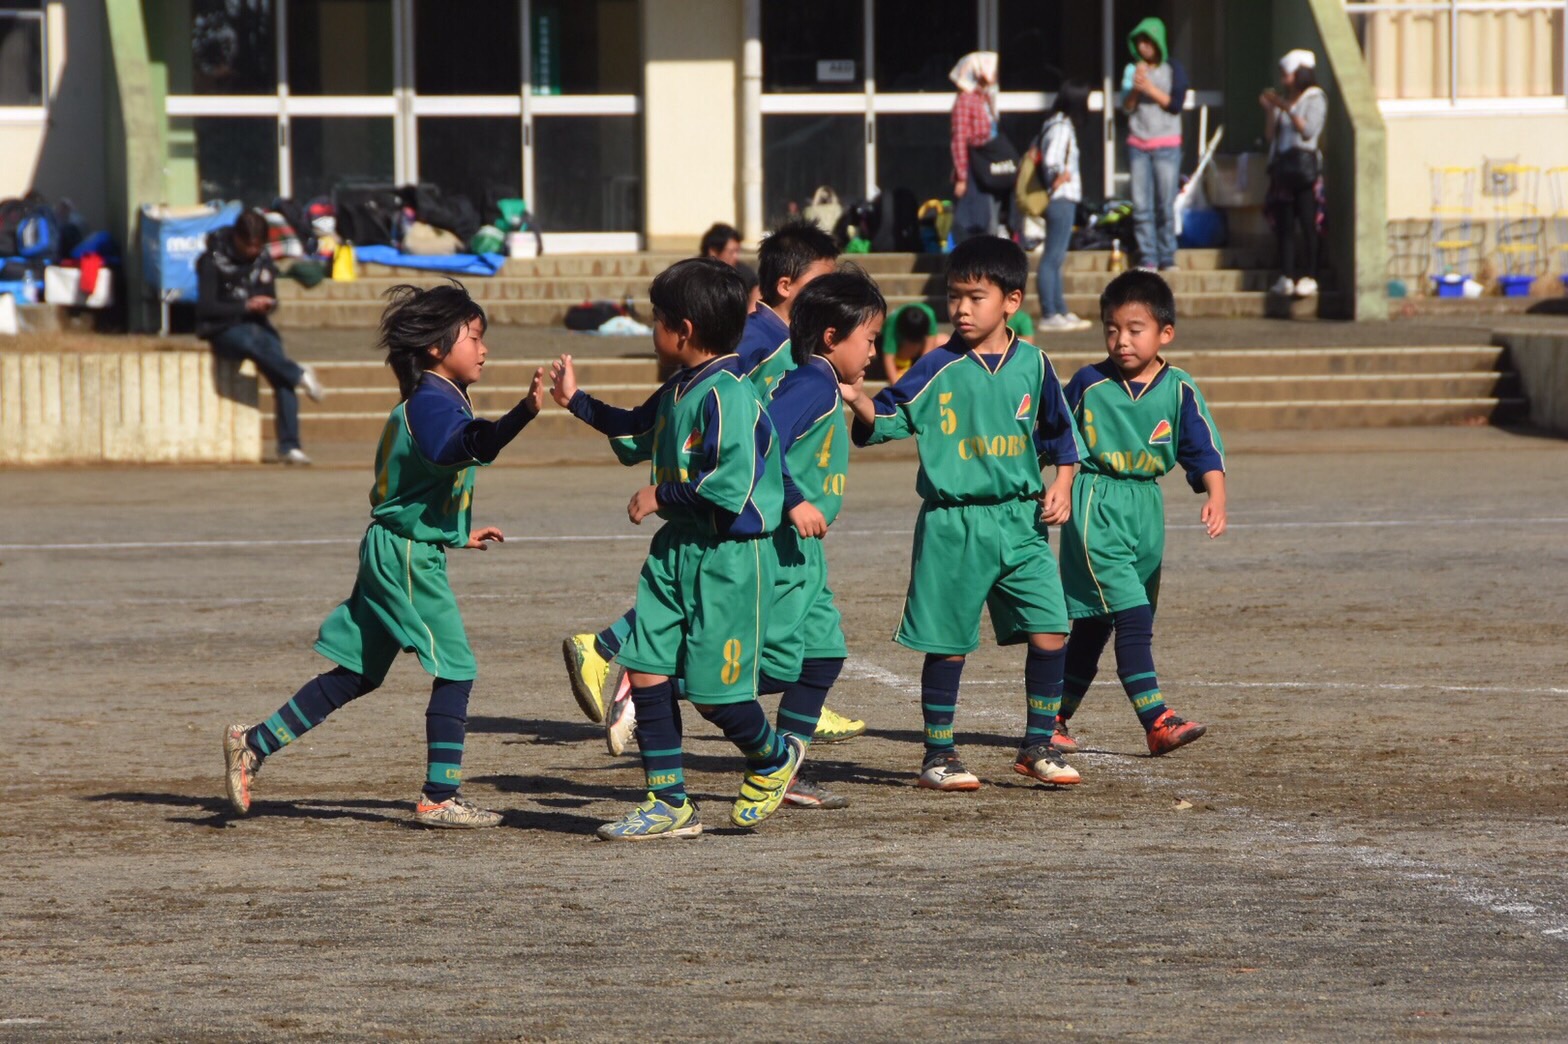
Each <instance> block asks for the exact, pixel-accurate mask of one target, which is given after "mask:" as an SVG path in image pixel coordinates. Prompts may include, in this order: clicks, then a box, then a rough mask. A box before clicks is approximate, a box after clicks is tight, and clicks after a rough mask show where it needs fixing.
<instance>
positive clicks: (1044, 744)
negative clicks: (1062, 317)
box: [844, 236, 1079, 790]
mask: <svg viewBox="0 0 1568 1044" xmlns="http://www.w3.org/2000/svg"><path fill="white" fill-rule="evenodd" d="M1028 276H1029V268H1028V261H1027V259H1026V258H1025V257H1024V252H1023V251H1022V250H1020V249H1019V248H1018V246H1017V245H1016V244H1014V243H1012V242H1010V241H1008V240H1005V239H1000V238H998V237H995V236H978V237H975V238H973V239H968V240H965V241H964V242H963V243H961V244H959V246H958V248H957V249H955V250H954V251H953V253H952V255H951V257H950V258H949V260H948V268H947V304H948V312H949V314H950V315H951V317H952V320H953V326H954V327H955V328H956V330H957V332H956V333H955V334H954V336H953V338H952V339H951V340H949V341H948V342H947V343H946V344H945V345H943V346H942V347H940V348H938V349H937V350H936V351H933V352H930V353H928V354H927V355H925V356H923V357H922V358H920V359H919V360H918V361H916V363H915V364H914V365H913V366H912V367H910V369H909V372H908V373H906V374H904V376H903V377H902V378H901V379H900V380H899V382H898V383H897V384H894V385H891V386H890V387H888V388H886V389H884V390H883V391H882V392H881V393H879V394H878V395H877V397H876V399H875V400H868V399H866V398H865V396H864V395H860V394H857V393H855V392H854V391H848V392H846V393H845V396H844V398H845V401H846V402H847V403H848V404H849V406H850V409H851V410H852V411H853V412H854V414H855V424H854V428H853V437H854V440H855V443H856V444H857V445H863V446H864V445H874V444H876V443H879V442H887V441H889V440H892V439H902V438H908V437H909V436H911V435H913V436H915V437H916V438H917V440H918V443H919V453H920V473H919V475H918V477H917V478H916V480H915V489H916V490H917V491H918V492H919V493H920V496H921V499H922V500H924V501H925V503H924V505H923V506H922V507H921V509H920V517H919V519H918V520H917V522H916V523H915V544H914V553H913V560H912V562H911V569H910V576H909V593H908V596H907V597H906V599H905V602H904V617H903V621H902V622H901V623H900V624H899V627H898V631H897V633H896V634H895V635H894V640H895V641H897V642H898V643H899V644H901V645H904V646H907V647H908V648H910V649H914V650H916V651H918V652H923V653H925V654H926V659H925V666H924V668H923V670H922V671H921V678H920V689H921V694H920V703H921V708H922V711H923V714H924V717H925V737H926V744H925V747H926V749H925V760H924V762H923V764H922V765H921V770H920V777H919V780H918V782H919V785H920V786H923V787H929V788H931V789H933V790H978V789H979V788H980V780H979V779H978V778H977V777H976V776H975V775H974V774H973V773H971V772H970V771H969V770H968V769H966V768H965V767H964V764H963V762H961V761H960V760H959V758H958V751H957V748H956V746H955V744H954V741H953V715H954V712H955V710H956V709H957V706H958V682H959V677H960V675H961V673H962V672H963V668H964V657H965V656H966V655H967V654H968V653H970V652H972V651H973V650H974V649H975V648H976V647H977V646H978V645H979V644H980V609H981V607H982V606H984V607H986V608H988V609H989V610H990V613H991V623H992V626H993V627H994V628H995V630H996V640H997V642H998V643H999V644H1001V645H1011V644H1015V643H1020V642H1027V643H1028V645H1029V652H1028V654H1027V658H1026V659H1025V661H1024V693H1025V701H1026V702H1025V706H1026V713H1027V719H1026V725H1025V729H1024V736H1023V741H1022V743H1021V744H1020V745H1019V751H1018V757H1017V759H1016V761H1015V762H1014V763H1013V769H1014V771H1016V772H1018V773H1020V774H1022V775H1025V776H1029V777H1031V778H1033V779H1037V780H1040V781H1042V782H1045V783H1053V784H1069V783H1077V782H1078V781H1079V776H1078V772H1077V770H1075V769H1073V768H1072V767H1071V766H1069V765H1068V764H1067V763H1066V762H1065V761H1064V760H1063V759H1062V756H1061V754H1060V753H1059V752H1057V751H1056V749H1055V748H1053V747H1052V746H1051V736H1052V733H1053V731H1054V729H1055V725H1056V712H1057V709H1058V707H1059V706H1060V703H1061V696H1062V657H1063V648H1062V646H1063V640H1064V639H1065V637H1066V635H1067V608H1066V606H1065V604H1064V603H1063V600H1062V585H1061V581H1060V579H1059V578H1058V575H1057V568H1056V559H1055V557H1054V556H1053V555H1052V554H1051V548H1050V546H1049V544H1047V543H1046V526H1047V525H1048V524H1049V525H1060V524H1061V523H1063V522H1065V521H1066V520H1067V513H1068V510H1069V506H1070V490H1071V488H1072V482H1073V473H1074V472H1075V471H1076V470H1077V468H1076V463H1077V460H1078V447H1077V442H1076V439H1075V437H1074V435H1073V427H1072V417H1071V416H1070V415H1069V413H1068V411H1067V403H1066V401H1065V400H1064V399H1063V398H1062V389H1061V385H1060V384H1059V383H1058V382H1057V379H1056V372H1055V371H1054V370H1053V369H1052V367H1051V363H1050V360H1048V359H1047V358H1046V357H1045V353H1044V352H1042V351H1040V349H1038V348H1036V347H1035V346H1034V345H1032V344H1030V343H1029V342H1028V341H1022V340H1019V339H1018V337H1017V336H1016V335H1014V334H1013V333H1012V332H1011V331H1010V330H1009V329H1008V328H1007V318H1008V316H1010V315H1012V314H1013V313H1014V312H1015V311H1017V310H1018V308H1019V306H1020V305H1022V304H1023V296H1024V284H1025V282H1026V281H1027V279H1028ZM1045 464H1054V465H1055V466H1056V476H1055V479H1054V480H1053V481H1052V482H1051V484H1050V486H1048V487H1047V486H1046V485H1045V484H1044V482H1043V481H1042V479H1041V468H1042V467H1043V465H1045Z"/></svg>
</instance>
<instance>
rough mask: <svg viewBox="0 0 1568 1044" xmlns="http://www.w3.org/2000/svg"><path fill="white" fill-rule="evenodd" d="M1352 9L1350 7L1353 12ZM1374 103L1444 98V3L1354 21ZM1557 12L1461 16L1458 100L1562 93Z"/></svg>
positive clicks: (1446, 68) (1446, 19)
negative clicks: (1374, 91)
mask: <svg viewBox="0 0 1568 1044" xmlns="http://www.w3.org/2000/svg"><path fill="white" fill-rule="evenodd" d="M1352 10H1353V8H1352ZM1358 21H1359V23H1360V24H1362V25H1364V26H1365V27H1366V29H1365V48H1366V55H1367V67H1368V69H1369V70H1370V71H1371V73H1372V82H1373V84H1374V86H1375V87H1376V89H1377V95H1378V97H1379V98H1446V97H1448V95H1449V82H1448V80H1449V61H1448V48H1449V17H1448V5H1447V4H1443V5H1441V6H1440V7H1436V8H1434V9H1433V10H1432V11H1428V12H1423V11H1411V12H1399V13H1379V14H1372V15H1367V16H1365V17H1364V18H1361V19H1358ZM1562 25H1563V12H1562V11H1560V10H1557V11H1541V10H1534V11H1477V10H1474V9H1470V10H1465V11H1461V12H1460V14H1459V55H1458V58H1459V89H1458V91H1457V94H1458V96H1459V97H1461V98H1519V97H1540V96H1547V95H1561V94H1562V93H1563V82H1562V75H1561V66H1562V47H1563V38H1562Z"/></svg>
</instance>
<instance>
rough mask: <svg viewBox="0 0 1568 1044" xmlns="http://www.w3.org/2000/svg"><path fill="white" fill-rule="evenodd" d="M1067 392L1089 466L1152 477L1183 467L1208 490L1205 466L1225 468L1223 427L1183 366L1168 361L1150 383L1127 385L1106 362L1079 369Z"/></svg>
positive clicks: (1109, 472) (1113, 473)
mask: <svg viewBox="0 0 1568 1044" xmlns="http://www.w3.org/2000/svg"><path fill="white" fill-rule="evenodd" d="M1066 394H1067V401H1068V403H1069V404H1070V406H1071V409H1072V413H1073V420H1074V421H1075V423H1076V424H1077V427H1078V433H1079V436H1080V438H1081V439H1082V442H1083V446H1084V459H1083V469H1084V471H1086V472H1089V473H1092V474H1098V475H1109V476H1111V477H1113V478H1122V479H1148V480H1151V481H1152V480H1154V479H1158V478H1159V477H1160V476H1161V475H1164V474H1166V473H1167V472H1169V471H1170V470H1171V469H1172V468H1174V467H1176V466H1178V465H1180V466H1181V467H1183V468H1184V469H1185V470H1186V472H1187V477H1188V481H1189V482H1190V483H1191V484H1192V487H1193V489H1195V490H1202V489H1203V481H1202V476H1203V474H1204V473H1205V472H1209V471H1224V470H1225V447H1224V444H1223V443H1222V442H1221V440H1220V433H1219V428H1218V427H1217V426H1216V425H1215V423H1214V418H1213V416H1211V415H1210V413H1209V407H1208V404H1207V403H1206V402H1204V400H1203V393H1202V392H1200V391H1199V390H1198V386H1197V384H1196V383H1195V382H1194V381H1193V379H1192V376H1191V375H1190V374H1188V373H1187V372H1186V371H1184V370H1179V369H1177V368H1176V367H1174V366H1169V365H1167V366H1164V367H1162V368H1161V369H1160V370H1159V372H1158V373H1156V374H1155V375H1154V379H1153V380H1151V381H1149V382H1147V383H1146V384H1128V382H1126V381H1125V380H1123V379H1122V376H1121V373H1120V371H1119V370H1118V369H1117V368H1116V365H1115V364H1114V363H1112V362H1111V361H1110V360H1106V361H1104V362H1101V363H1097V364H1096V365H1094V366H1085V367H1084V368H1083V369H1082V370H1079V371H1078V373H1076V374H1075V375H1074V376H1073V379H1072V382H1071V383H1070V384H1069V385H1068V388H1067V393H1066Z"/></svg>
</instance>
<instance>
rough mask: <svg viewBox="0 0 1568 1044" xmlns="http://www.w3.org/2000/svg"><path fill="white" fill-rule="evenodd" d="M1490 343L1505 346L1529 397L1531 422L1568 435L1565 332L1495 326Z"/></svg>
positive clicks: (1567, 351) (1567, 337) (1567, 342)
mask: <svg viewBox="0 0 1568 1044" xmlns="http://www.w3.org/2000/svg"><path fill="white" fill-rule="evenodd" d="M1492 343H1493V344H1495V345H1499V346H1500V347H1503V348H1507V349H1508V356H1509V359H1510V360H1511V361H1512V363H1513V366H1514V369H1515V370H1517V371H1518V373H1519V383H1520V384H1521V385H1522V386H1523V388H1524V394H1525V398H1527V399H1529V400H1530V423H1531V424H1533V425H1535V426H1536V427H1537V428H1544V429H1546V430H1547V431H1552V432H1556V433H1557V434H1559V435H1565V436H1568V333H1533V332H1525V331H1523V330H1497V331H1495V332H1494V333H1493V334H1492Z"/></svg>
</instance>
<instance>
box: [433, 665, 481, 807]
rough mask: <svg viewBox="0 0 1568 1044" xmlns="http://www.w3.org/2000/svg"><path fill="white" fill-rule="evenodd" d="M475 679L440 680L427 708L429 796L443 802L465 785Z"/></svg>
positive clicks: (437, 681)
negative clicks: (465, 747) (465, 746)
mask: <svg viewBox="0 0 1568 1044" xmlns="http://www.w3.org/2000/svg"><path fill="white" fill-rule="evenodd" d="M473 690H474V682H473V679H471V678H470V679H468V680H465V681H453V680H452V679H450V678H437V679H436V680H435V681H433V682H431V683H430V705H429V706H428V707H426V708H425V749H426V753H425V797H427V798H429V799H430V800H431V801H435V802H438V803H439V802H442V801H445V800H446V799H447V798H449V797H456V796H457V788H458V787H460V786H462V785H463V741H464V739H465V738H466V737H467V735H468V695H469V693H471V692H473Z"/></svg>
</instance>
